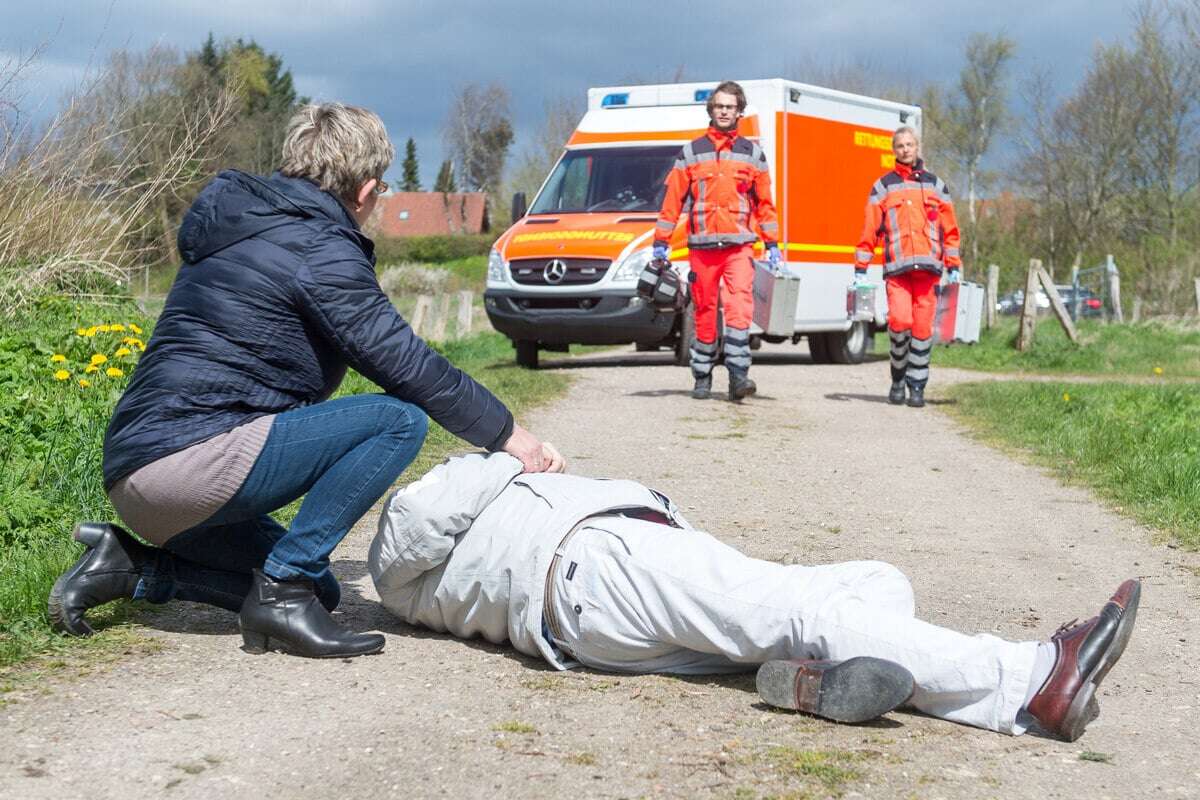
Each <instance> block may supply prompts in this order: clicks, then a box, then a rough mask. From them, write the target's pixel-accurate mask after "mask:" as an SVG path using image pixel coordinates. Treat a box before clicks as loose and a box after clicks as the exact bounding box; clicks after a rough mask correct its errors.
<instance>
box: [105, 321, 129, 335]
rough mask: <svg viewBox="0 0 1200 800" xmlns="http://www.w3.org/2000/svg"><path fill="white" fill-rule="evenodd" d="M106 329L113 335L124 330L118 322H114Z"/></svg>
mask: <svg viewBox="0 0 1200 800" xmlns="http://www.w3.org/2000/svg"><path fill="white" fill-rule="evenodd" d="M108 329H109V330H110V331H113V332H115V333H120V332H121V331H123V330H125V326H124V325H122V324H121V323H119V322H114V323H113V324H112V325H109V326H108Z"/></svg>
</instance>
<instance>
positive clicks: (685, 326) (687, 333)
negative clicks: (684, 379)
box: [675, 307, 696, 367]
mask: <svg viewBox="0 0 1200 800" xmlns="http://www.w3.org/2000/svg"><path fill="white" fill-rule="evenodd" d="M679 313H680V314H682V315H683V318H682V319H680V320H679V338H678V339H676V340H675V365H676V366H678V367H687V366H691V363H692V354H691V349H692V340H693V339H695V338H696V320H695V318H694V317H693V316H692V309H691V308H690V307H689V308H685V309H684V310H683V311H681V312H679Z"/></svg>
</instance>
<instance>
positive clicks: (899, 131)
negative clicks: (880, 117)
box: [892, 125, 921, 150]
mask: <svg viewBox="0 0 1200 800" xmlns="http://www.w3.org/2000/svg"><path fill="white" fill-rule="evenodd" d="M902 133H907V134H908V135H909V136H911V137H913V141H914V142H916V143H917V149H918V150H920V149H921V137H920V136H918V135H917V132H916V131H915V130H913V129H912V128H911V127H909V126H908V125H901V126H900V127H899V128H896V132H895V133H893V134H892V144H893V145H895V144H896V138H897V137H899V136H900V134H902Z"/></svg>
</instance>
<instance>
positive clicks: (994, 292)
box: [985, 264, 1000, 330]
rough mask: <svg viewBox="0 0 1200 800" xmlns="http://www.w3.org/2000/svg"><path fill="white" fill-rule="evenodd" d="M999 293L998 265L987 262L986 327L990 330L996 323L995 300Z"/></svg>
mask: <svg viewBox="0 0 1200 800" xmlns="http://www.w3.org/2000/svg"><path fill="white" fill-rule="evenodd" d="M999 294H1000V267H998V266H996V265H995V264H988V280H987V300H986V301H985V302H986V303H987V318H986V319H987V327H988V330H991V329H992V328H993V327H995V325H996V301H997V300H998V299H999Z"/></svg>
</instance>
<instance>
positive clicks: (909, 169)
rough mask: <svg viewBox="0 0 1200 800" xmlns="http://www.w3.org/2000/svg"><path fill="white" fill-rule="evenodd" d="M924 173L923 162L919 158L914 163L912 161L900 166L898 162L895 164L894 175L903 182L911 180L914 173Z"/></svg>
mask: <svg viewBox="0 0 1200 800" xmlns="http://www.w3.org/2000/svg"><path fill="white" fill-rule="evenodd" d="M924 171H925V162H924V161H922V160H921V159H919V158H918V159H917V160H916V161H914V162H913V163H912V164H901V163H900V162H899V161H897V162H896V174H897V175H899V176H900V177H901V178H903V179H904V180H908V179H909V178H911V177H912V174H913V173H914V172H924Z"/></svg>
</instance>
